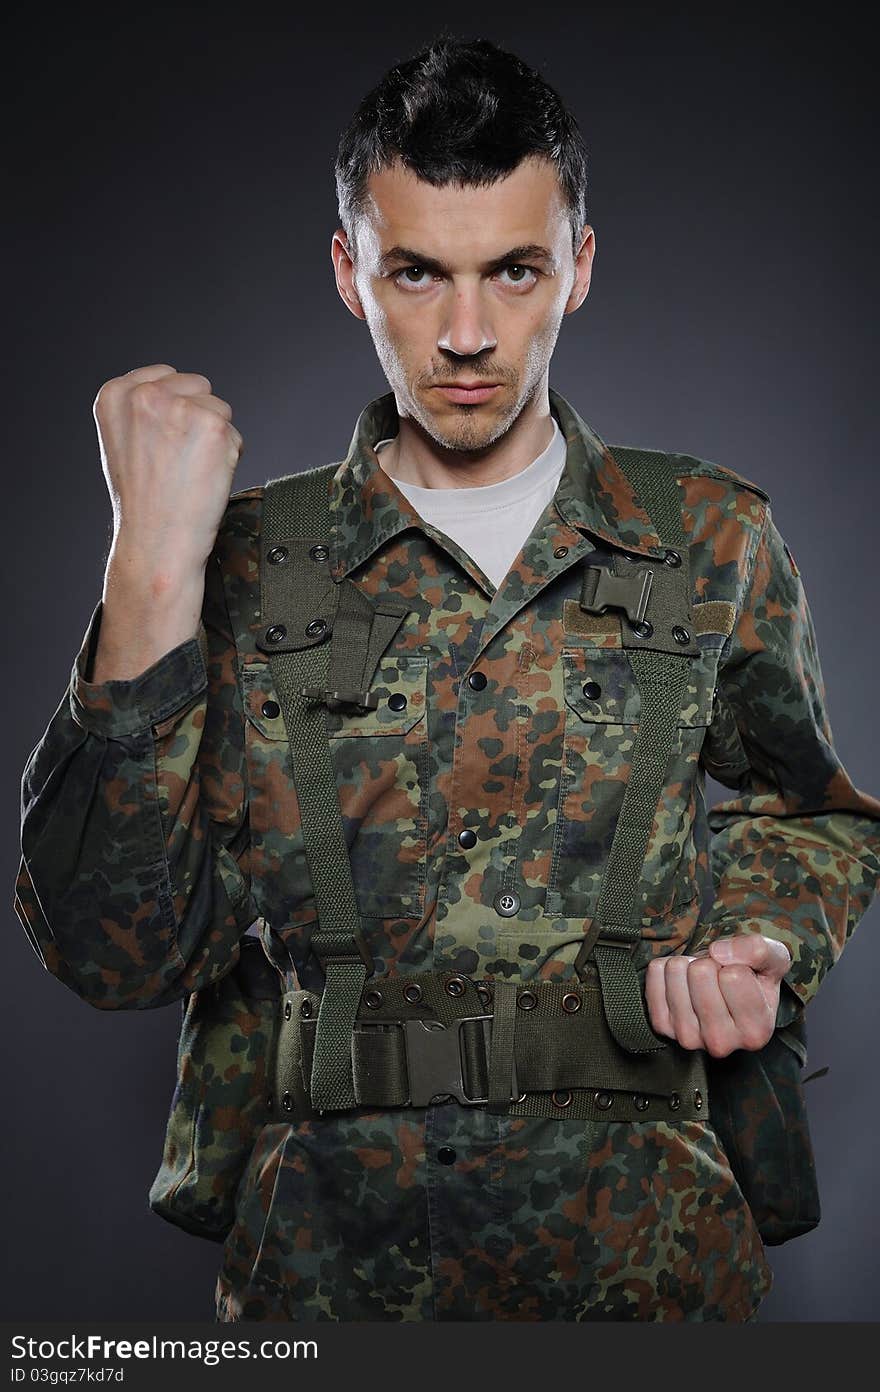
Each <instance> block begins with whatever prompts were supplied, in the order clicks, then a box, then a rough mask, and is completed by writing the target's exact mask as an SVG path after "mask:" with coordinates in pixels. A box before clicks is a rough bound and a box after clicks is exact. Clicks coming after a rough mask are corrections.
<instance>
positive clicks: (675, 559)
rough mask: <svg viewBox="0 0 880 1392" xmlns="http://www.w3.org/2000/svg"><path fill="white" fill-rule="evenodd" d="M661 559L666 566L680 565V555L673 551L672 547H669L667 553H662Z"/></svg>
mask: <svg viewBox="0 0 880 1392" xmlns="http://www.w3.org/2000/svg"><path fill="white" fill-rule="evenodd" d="M663 559H664V561H665V562H666V564H667V565H668V566H680V565H681V555H680V554H679V552H678V551H673V550H672V547H670V548H669V549H668V550H667V551H665V552H664V555H663Z"/></svg>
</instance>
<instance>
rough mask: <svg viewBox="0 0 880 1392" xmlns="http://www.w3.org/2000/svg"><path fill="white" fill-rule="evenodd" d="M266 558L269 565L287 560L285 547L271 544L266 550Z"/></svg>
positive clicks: (279, 563)
mask: <svg viewBox="0 0 880 1392" xmlns="http://www.w3.org/2000/svg"><path fill="white" fill-rule="evenodd" d="M266 560H267V561H268V562H269V564H270V565H281V563H282V562H283V561H286V560H287V547H286V546H273V547H272V549H271V550H270V551H267V553H266Z"/></svg>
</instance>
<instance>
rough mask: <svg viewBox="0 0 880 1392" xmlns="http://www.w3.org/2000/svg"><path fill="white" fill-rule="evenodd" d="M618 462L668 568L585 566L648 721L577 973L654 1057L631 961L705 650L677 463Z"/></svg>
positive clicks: (619, 1032) (592, 601)
mask: <svg viewBox="0 0 880 1392" xmlns="http://www.w3.org/2000/svg"><path fill="white" fill-rule="evenodd" d="M613 457H614V459H615V460H616V461H617V463H618V465H619V466H620V468H621V469H622V470H623V472H624V473H625V474H626V476H627V478H628V479H629V481H630V483H631V484H632V485H633V488H634V491H635V492H636V494H637V495H638V497H639V499H640V501H641V502H642V504H643V506H644V507H645V510H646V511H647V513H648V515H649V517H650V518H651V521H652V523H653V524H654V528H655V530H656V532H657V534H658V536H659V537H660V539H661V541H662V542H663V544H664V546H665V547H666V553H665V556H664V557H663V558H662V559H661V560H656V561H655V560H653V559H650V558H647V557H639V559H638V562H635V561H633V560H631V559H628V558H626V557H624V556H618V555H615V556H614V558H613V560H612V567H611V569H610V570H609V569H607V568H605V567H599V566H587V567H585V573H584V583H583V590H582V593H581V599H580V604H581V607H582V608H583V609H588V610H591V611H592V612H594V613H603V612H604V611H605V610H606V609H608V608H617V609H622V610H623V611H624V613H625V615H626V619H627V622H625V623H623V624H622V625H621V632H622V635H623V645H624V647H625V649H626V652H627V656H628V658H629V661H630V665H631V666H632V669H633V672H634V674H635V677H636V681H637V682H638V686H639V691H640V695H641V718H640V721H639V725H638V729H637V732H636V737H635V745H634V749H633V757H632V768H631V772H630V777H629V780H628V782H627V785H626V789H625V791H624V796H623V803H622V806H621V809H620V815H619V817H618V820H617V826H616V828H615V832H614V839H613V841H612V844H611V850H610V852H609V855H608V859H607V861H606V864H605V871H604V875H603V878H602V885H601V889H600V893H599V902H598V905H597V908H596V915H595V918H594V919H593V922H592V924H591V926H590V929H589V931H588V933H587V935H586V937H585V939H584V942H583V944H582V946H581V949H580V951H579V953H578V957H577V960H576V963H575V966H576V968H577V970H578V971H579V972H582V971H583V968H584V965H585V963H586V962H587V960H588V959H591V960H593V961H594V962H595V964H596V969H597V971H598V974H599V984H600V987H601V991H602V1001H603V1006H604V1009H605V1015H606V1018H607V1020H608V1026H609V1028H610V1030H611V1032H612V1034H613V1035H614V1037H615V1039H616V1040H617V1042H618V1043H619V1044H620V1045H621V1046H622V1047H623V1048H624V1049H627V1050H628V1051H629V1052H631V1053H648V1052H653V1051H654V1050H658V1049H662V1048H665V1047H666V1044H665V1041H664V1040H662V1039H658V1037H657V1036H656V1035H655V1034H654V1032H653V1030H652V1029H651V1027H650V1025H649V1023H648V1020H647V1017H646V1015H645V1008H644V1003H643V1000H642V992H641V987H640V985H639V979H638V974H637V972H636V970H635V967H634V966H633V961H632V957H633V952H634V950H635V947H636V944H637V943H638V941H639V938H640V936H641V926H640V922H639V915H638V909H637V902H638V889H639V884H640V880H641V876H642V871H643V867H644V860H645V854H646V852H647V847H648V840H649V838H650V835H651V828H652V826H653V822H654V817H655V814H656V810H657V804H658V801H659V798H660V794H661V792H662V789H663V785H664V780H665V776H666V770H667V768H668V765H669V757H670V753H671V748H672V742H673V739H674V736H675V729H676V726H677V724H678V721H679V718H680V712H681V705H682V698H683V696H684V692H685V688H686V685H687V679H688V673H689V670H690V665H691V663H692V662H693V660H694V658H695V657H697V656H698V655H699V653H700V648H699V645H698V644H697V643H696V641H695V640H694V636H693V634H694V625H693V616H692V611H691V599H690V595H691V586H690V564H689V551H688V542H687V537H686V535H685V532H684V526H683V522H682V515H681V509H682V500H681V490H680V488H679V486H678V482H677V479H676V474H675V467H674V459H673V458H672V457H670V456H668V455H664V454H660V453H659V452H656V451H643V450H633V449H622V448H618V447H615V448H614V449H613Z"/></svg>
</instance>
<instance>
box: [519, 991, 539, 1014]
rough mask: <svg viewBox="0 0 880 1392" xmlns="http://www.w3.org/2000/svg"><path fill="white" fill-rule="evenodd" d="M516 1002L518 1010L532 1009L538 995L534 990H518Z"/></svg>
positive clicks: (536, 1002)
mask: <svg viewBox="0 0 880 1392" xmlns="http://www.w3.org/2000/svg"><path fill="white" fill-rule="evenodd" d="M516 1003H517V1005H518V1006H519V1008H520V1010H534V1008H535V1006H536V1005H537V1004H538V997H537V996H536V995H535V993H534V991H520V993H519V995H518V996H517V998H516Z"/></svg>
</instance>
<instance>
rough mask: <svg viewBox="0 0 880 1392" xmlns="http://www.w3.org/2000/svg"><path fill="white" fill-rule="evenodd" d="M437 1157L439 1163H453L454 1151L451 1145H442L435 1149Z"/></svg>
mask: <svg viewBox="0 0 880 1392" xmlns="http://www.w3.org/2000/svg"><path fill="white" fill-rule="evenodd" d="M437 1159H438V1160H439V1161H440V1164H441V1165H454V1164H455V1151H454V1150H453V1149H452V1146H451V1145H442V1146H441V1147H440V1149H439V1150H438V1151H437Z"/></svg>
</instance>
